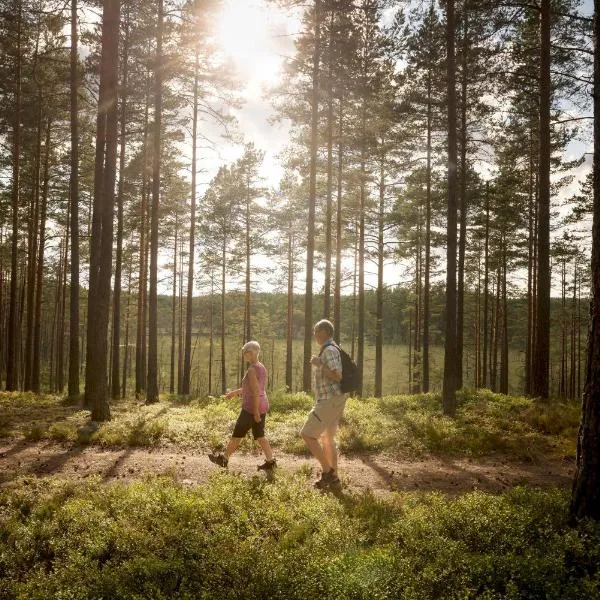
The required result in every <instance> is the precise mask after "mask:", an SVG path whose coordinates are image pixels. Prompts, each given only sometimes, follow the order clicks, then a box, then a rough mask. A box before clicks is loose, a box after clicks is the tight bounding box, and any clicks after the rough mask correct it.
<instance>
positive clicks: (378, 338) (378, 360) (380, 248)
mask: <svg viewBox="0 0 600 600" xmlns="http://www.w3.org/2000/svg"><path fill="white" fill-rule="evenodd" d="M383 145H384V140H383V137H382V139H381V146H382V149H381V160H380V164H379V215H378V220H377V229H378V231H377V322H376V324H375V397H376V398H381V396H382V395H383V252H384V245H383V241H384V240H383V227H384V222H383V219H384V216H385V215H384V213H385V150H384V148H383Z"/></svg>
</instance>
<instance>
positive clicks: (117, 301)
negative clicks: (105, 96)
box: [111, 7, 129, 400]
mask: <svg viewBox="0 0 600 600" xmlns="http://www.w3.org/2000/svg"><path fill="white" fill-rule="evenodd" d="M128 60H129V7H128V8H127V10H126V15H125V39H124V41H123V79H122V81H121V136H120V137H121V140H120V150H119V186H118V192H117V252H116V256H115V287H114V292H113V321H112V329H113V336H112V339H113V346H112V357H111V359H112V369H111V372H112V378H111V398H112V399H113V400H118V399H119V397H120V395H121V379H120V373H119V369H120V363H121V355H120V349H121V279H122V272H123V191H124V187H125V149H126V141H127V94H128V90H127V85H128V83H129V82H128V64H127V63H128Z"/></svg>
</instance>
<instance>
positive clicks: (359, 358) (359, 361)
mask: <svg viewBox="0 0 600 600" xmlns="http://www.w3.org/2000/svg"><path fill="white" fill-rule="evenodd" d="M366 122H367V106H366V100H365V99H364V98H363V101H362V109H361V148H360V204H359V209H358V219H359V224H358V227H359V231H358V326H357V335H358V340H357V344H356V346H357V353H356V365H357V367H358V389H357V390H356V393H357V395H358V396H362V395H363V384H364V373H363V369H364V362H365V212H366V207H365V204H366V185H367V181H366V179H367V173H366V160H367V148H366V144H367V126H366Z"/></svg>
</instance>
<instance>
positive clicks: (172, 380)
mask: <svg viewBox="0 0 600 600" xmlns="http://www.w3.org/2000/svg"><path fill="white" fill-rule="evenodd" d="M178 229H179V222H178V219H177V216H175V243H174V244H173V295H172V298H171V368H170V372H169V394H174V393H175V322H176V316H177V250H178V248H177V235H178V233H179V231H178Z"/></svg>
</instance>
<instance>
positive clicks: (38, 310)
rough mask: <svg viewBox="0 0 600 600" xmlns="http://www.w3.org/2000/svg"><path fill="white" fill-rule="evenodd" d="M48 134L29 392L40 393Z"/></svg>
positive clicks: (47, 133) (48, 157)
mask: <svg viewBox="0 0 600 600" xmlns="http://www.w3.org/2000/svg"><path fill="white" fill-rule="evenodd" d="M50 134H51V123H50V120H48V123H47V124H46V146H45V147H46V154H45V157H44V178H43V187H42V207H41V218H40V242H39V250H38V260H37V284H36V290H37V294H36V298H35V317H34V323H35V328H34V332H33V369H32V374H31V390H32V391H33V392H34V393H36V394H39V393H40V353H41V335H42V293H43V283H44V250H45V246H46V215H47V206H48V181H49V179H50Z"/></svg>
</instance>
